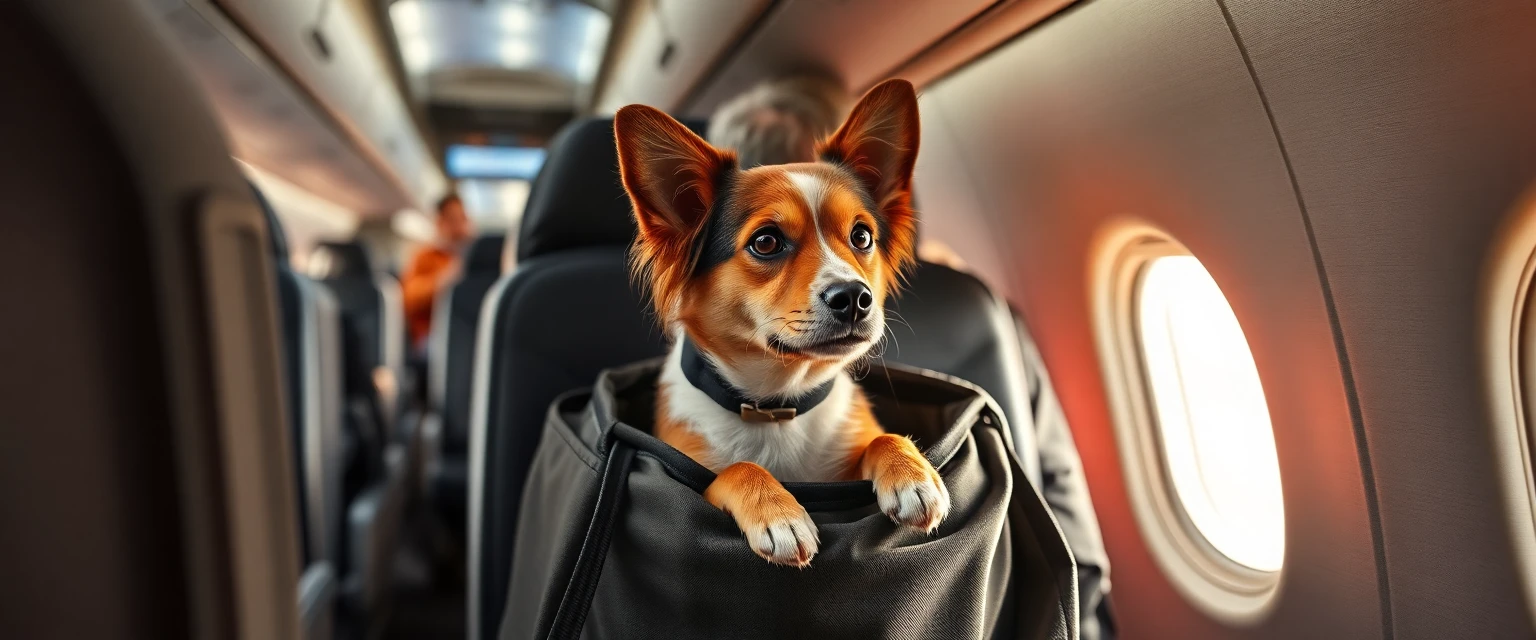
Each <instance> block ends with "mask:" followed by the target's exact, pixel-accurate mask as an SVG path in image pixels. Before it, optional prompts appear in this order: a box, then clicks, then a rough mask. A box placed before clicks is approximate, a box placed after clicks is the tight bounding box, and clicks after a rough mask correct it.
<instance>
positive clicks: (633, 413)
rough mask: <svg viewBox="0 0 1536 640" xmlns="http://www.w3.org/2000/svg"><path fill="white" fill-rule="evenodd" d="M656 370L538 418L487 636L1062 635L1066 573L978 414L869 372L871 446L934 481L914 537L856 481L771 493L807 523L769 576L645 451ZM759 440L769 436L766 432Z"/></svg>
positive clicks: (936, 392) (1002, 428) (1058, 540)
mask: <svg viewBox="0 0 1536 640" xmlns="http://www.w3.org/2000/svg"><path fill="white" fill-rule="evenodd" d="M660 366H661V363H660V361H659V360H656V361H648V362H645V363H640V364H637V365H631V366H629V367H625V368H621V369H615V370H610V371H607V372H604V373H603V374H602V375H601V376H600V377H599V379H598V381H597V386H596V387H595V388H594V389H592V390H590V391H583V392H575V393H570V394H566V395H565V396H562V397H561V398H560V399H559V400H557V401H556V402H555V403H554V404H553V405H552V406H551V408H550V411H549V414H548V417H547V420H546V423H545V425H544V432H543V435H542V439H541V441H540V444H539V449H538V451H537V452H536V454H535V459H534V461H533V464H532V467H531V468H530V471H529V477H528V482H527V485H526V488H525V491H524V495H523V502H522V509H521V515H520V517H519V521H518V525H517V543H516V549H515V552H514V555H513V564H512V572H511V582H510V586H509V590H508V598H507V602H506V603H505V607H506V608H505V610H504V615H503V618H502V626H501V630H500V633H501V636H500V637H501V638H502V639H503V640H522V639H526V638H541V639H542V638H558V639H575V638H593V639H612V638H667V639H669V640H676V639H686V638H710V639H716V638H791V639H796V640H811V639H819V638H944V639H959V638H1076V637H1077V620H1078V617H1077V601H1076V598H1077V595H1076V594H1077V588H1076V584H1075V582H1076V575H1075V567H1074V564H1073V560H1072V555H1071V552H1070V551H1069V550H1068V548H1067V546H1066V543H1065V541H1064V540H1063V538H1062V536H1061V534H1060V532H1059V530H1058V529H1057V527H1056V523H1055V520H1054V519H1053V518H1052V516H1051V513H1050V510H1049V508H1048V507H1047V506H1046V504H1045V501H1044V500H1043V499H1042V498H1041V497H1040V494H1039V493H1038V492H1037V491H1036V490H1035V488H1034V487H1032V486H1031V485H1030V484H1029V481H1028V479H1027V478H1026V477H1025V475H1024V472H1023V471H1022V469H1021V467H1020V465H1019V463H1018V460H1017V459H1016V458H1015V456H1014V454H1013V447H1012V446H1011V442H1010V436H1009V431H1008V428H1007V426H1006V425H1005V424H1003V420H1002V418H1001V415H1002V414H1001V412H1000V411H999V410H998V408H997V405H996V404H995V403H994V402H993V401H992V399H991V398H990V397H989V396H988V395H987V394H986V392H984V391H982V390H981V389H979V388H977V387H975V386H974V385H971V384H969V383H966V382H964V381H961V380H958V379H955V378H952V377H948V376H944V375H940V374H936V373H932V372H927V371H920V370H916V369H909V368H901V367H897V366H888V367H879V366H875V367H873V368H872V370H871V371H869V372H868V374H867V375H865V376H863V380H862V381H861V382H860V384H861V385H862V386H863V387H864V390H865V393H866V394H867V395H868V396H869V399H870V401H871V404H872V405H873V407H874V410H875V414H876V417H877V418H878V419H879V420H880V423H881V425H882V426H883V427H884V428H885V429H886V430H887V431H889V432H893V433H901V434H906V435H908V436H910V437H912V438H913V440H914V441H916V442H917V444H918V446H919V447H920V448H923V449H924V451H925V454H926V455H927V457H928V459H929V461H930V462H932V463H933V465H934V467H935V468H937V469H938V470H939V473H940V475H942V476H943V477H944V482H945V483H946V485H947V486H948V488H949V494H950V498H951V501H952V505H951V509H950V513H949V517H948V519H946V520H945V521H944V522H943V524H942V525H940V526H939V528H938V530H937V531H935V532H934V533H933V534H931V535H925V534H923V533H921V532H918V531H914V530H912V529H909V528H906V527H902V526H899V525H897V524H895V523H893V522H892V521H891V520H890V519H889V518H888V517H886V515H885V514H884V513H882V512H881V511H880V510H879V508H878V507H877V506H876V504H875V494H874V491H873V489H872V488H871V485H870V483H869V482H868V481H858V482H830V483H793V482H789V483H785V484H784V486H785V488H786V489H788V490H789V492H790V493H791V494H793V495H794V496H795V498H796V499H797V500H799V501H800V504H802V505H803V506H804V507H805V508H806V510H807V511H808V512H809V513H810V515H811V518H812V519H813V520H814V521H815V522H816V526H817V528H818V529H819V536H820V540H821V543H820V552H819V553H818V554H817V555H816V556H815V558H813V559H812V560H811V564H810V566H809V567H807V568H805V569H795V568H790V567H783V566H775V565H770V564H768V563H767V562H766V561H764V560H763V559H762V558H759V557H758V556H757V555H755V554H753V553H752V551H751V550H750V549H749V548H748V546H747V543H746V541H745V540H744V538H743V536H742V534H741V532H740V531H739V530H738V529H737V526H736V523H735V521H734V520H732V518H731V517H730V516H729V515H727V514H726V513H724V512H721V511H719V510H717V509H716V508H714V507H712V506H710V505H709V504H708V503H707V502H705V501H704V498H703V496H702V495H701V494H702V492H703V491H704V489H705V488H706V487H707V486H709V483H710V482H711V481H712V480H713V479H714V474H713V473H711V472H710V471H709V470H708V469H706V468H704V467H703V466H701V465H699V464H698V463H696V462H694V461H693V460H692V459H690V458H688V457H687V456H686V455H684V454H682V453H681V452H679V451H677V450H676V449H673V448H672V447H670V446H668V445H667V444H665V443H663V442H661V441H660V440H657V439H656V438H654V437H652V436H651V435H650V433H649V432H648V431H649V429H650V425H651V423H652V422H653V419H652V415H653V413H652V412H653V408H654V399H655V388H656V378H657V375H658V373H659V370H660ZM769 428H771V427H769Z"/></svg>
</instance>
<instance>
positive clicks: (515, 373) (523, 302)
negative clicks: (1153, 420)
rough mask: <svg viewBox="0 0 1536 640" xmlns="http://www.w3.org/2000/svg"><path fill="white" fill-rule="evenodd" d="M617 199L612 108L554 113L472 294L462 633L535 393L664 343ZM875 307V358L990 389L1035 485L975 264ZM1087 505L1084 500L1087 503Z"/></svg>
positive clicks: (926, 270) (505, 548) (529, 435)
mask: <svg viewBox="0 0 1536 640" xmlns="http://www.w3.org/2000/svg"><path fill="white" fill-rule="evenodd" d="M685 124H686V123H685ZM690 127H691V128H693V129H694V130H695V131H702V129H703V126H702V125H701V124H699V123H692V124H690ZM629 209H630V205H629V200H628V198H627V196H626V195H625V193H624V190H623V186H622V184H621V183H620V182H619V178H618V170H617V152H616V150H615V148H614V143H613V133H612V121H611V120H608V119H593V120H585V121H580V122H577V123H574V124H572V125H570V126H568V127H567V128H566V129H564V130H563V131H562V132H561V133H560V134H559V135H557V136H556V137H555V139H554V140H553V141H552V142H551V144H550V148H549V153H548V156H547V159H546V162H545V166H544V170H543V172H542V173H541V174H540V175H539V177H538V180H537V181H536V182H535V183H534V187H533V191H532V193H530V194H529V200H528V207H527V209H526V210H525V212H524V216H523V225H522V228H521V230H520V236H519V238H518V256H519V264H518V266H517V268H516V269H515V270H514V271H513V272H512V273H511V274H509V275H507V276H505V277H503V278H502V279H501V281H500V282H498V283H497V285H496V287H495V288H494V289H492V291H491V293H490V294H489V295H488V296H487V297H486V302H485V310H484V316H483V318H484V319H483V321H482V323H481V331H482V334H481V338H480V340H479V342H478V344H477V347H476V348H477V351H478V357H477V360H476V374H475V385H476V386H475V391H474V397H473V402H474V403H475V404H474V406H475V410H474V412H473V419H472V422H471V428H472V435H471V440H472V446H471V454H470V456H471V462H470V468H471V472H470V492H471V495H470V530H469V536H470V586H469V594H468V598H469V609H470V620H469V625H470V629H471V635H470V637H471V638H472V639H474V640H482V639H485V638H490V637H493V636H494V634H495V633H496V632H497V629H498V626H499V624H500V619H501V612H502V609H503V607H504V605H505V598H506V583H507V580H508V578H509V576H510V567H509V563H510V558H511V555H512V550H513V546H514V544H515V542H516V540H515V530H516V524H517V514H518V509H519V503H520V502H521V497H522V490H523V484H524V480H525V474H526V473H527V470H528V466H529V463H530V462H531V458H532V456H533V453H534V450H535V449H536V448H537V445H538V438H539V435H540V433H541V428H542V425H543V421H544V415H545V412H546V410H547V409H548V406H549V403H550V402H551V401H552V400H553V399H554V397H555V396H556V395H558V394H559V393H562V392H565V391H568V390H570V389H575V388H580V387H586V386H590V385H591V384H592V382H593V381H594V380H595V379H596V376H597V374H598V372H600V371H601V370H602V369H605V368H609V367H613V366H618V365H622V364H626V363H629V362H633V361H636V360H641V359H644V358H649V357H654V356H659V355H662V354H663V353H664V352H665V341H664V340H663V338H662V336H661V334H660V330H659V328H658V327H657V326H656V323H655V319H654V315H653V314H652V312H651V311H650V308H649V306H648V305H647V304H646V303H645V301H644V300H643V298H642V296H641V295H640V293H639V292H638V291H637V290H636V289H635V288H634V287H633V286H632V285H631V283H630V279H629V270H628V263H627V260H626V250H627V248H628V246H629V244H630V242H631V241H632V239H633V237H634V226H633V222H632V220H631V217H630V211H629ZM573 291H579V292H581V294H580V295H572V292H573ZM888 308H889V309H891V310H893V311H895V312H896V313H894V314H892V319H891V320H890V322H889V325H890V329H891V332H892V334H894V336H895V339H894V340H892V341H891V343H890V344H889V345H887V347H886V350H885V355H884V357H885V359H886V360H887V361H890V362H899V363H903V364H907V365H911V366H917V367H922V368H926V369H932V370H934V371H938V372H941V373H946V374H950V375H954V376H957V377H960V378H963V379H966V380H970V381H972V382H973V383H975V384H977V385H978V386H980V387H982V388H983V389H986V390H987V391H988V392H989V393H991V394H992V395H993V397H994V398H996V400H997V402H998V404H999V406H1000V408H1001V409H1002V410H1003V412H1004V415H1005V417H1006V418H1007V419H1008V421H1009V424H1010V428H1011V430H1012V431H1013V432H1014V433H1015V436H1016V438H1015V439H1016V443H1015V444H1016V446H1017V447H1018V448H1019V450H1020V454H1021V455H1020V459H1021V460H1024V461H1026V462H1025V465H1026V472H1027V473H1029V474H1030V478H1031V479H1032V480H1033V481H1035V482H1036V485H1037V486H1039V481H1040V479H1041V475H1040V474H1041V465H1040V463H1039V460H1038V456H1037V455H1035V452H1034V446H1035V442H1036V440H1035V438H1034V437H1033V433H1032V425H1033V420H1032V416H1031V413H1030V398H1029V391H1028V390H1029V388H1030V383H1029V381H1028V379H1027V376H1026V373H1025V370H1024V355H1023V350H1022V348H1021V345H1020V343H1019V334H1018V332H1017V327H1016V325H1015V320H1014V316H1013V314H1012V313H1011V312H1010V310H1009V308H1008V306H1007V305H1006V304H1005V303H1004V302H1003V301H1002V299H1001V298H999V297H998V296H997V295H996V294H994V293H993V292H992V291H991V290H990V289H989V288H987V286H986V285H985V284H983V283H982V282H981V281H980V280H978V279H976V278H975V277H973V276H971V275H968V274H965V273H962V272H959V271H956V270H953V269H950V268H947V267H942V266H938V265H933V264H926V263H924V264H920V265H919V267H918V268H917V269H916V270H915V271H914V273H913V274H912V277H911V279H910V286H909V287H908V288H907V289H906V290H905V291H903V292H902V293H901V295H900V296H899V297H897V298H895V299H894V300H892V301H890V302H889V303H888ZM549 309H560V310H561V311H560V313H549ZM904 325H905V326H904ZM1087 508H1088V509H1089V513H1091V508H1092V507H1091V504H1090V505H1088V506H1087Z"/></svg>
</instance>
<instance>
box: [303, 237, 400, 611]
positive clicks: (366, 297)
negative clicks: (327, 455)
mask: <svg viewBox="0 0 1536 640" xmlns="http://www.w3.org/2000/svg"><path fill="white" fill-rule="evenodd" d="M311 266H312V268H313V270H314V271H316V272H318V274H319V275H320V276H321V280H320V282H321V283H322V284H323V285H324V286H325V288H326V289H328V290H329V291H330V292H331V293H332V294H333V295H334V296H335V297H336V299H337V301H338V303H339V306H340V308H341V317H342V341H343V347H342V362H343V365H342V379H343V385H342V398H343V401H344V402H345V415H346V424H347V435H348V437H349V438H351V440H352V446H350V447H349V450H350V451H351V452H353V453H352V458H351V459H349V460H348V462H347V464H346V472H345V474H344V476H343V493H344V496H345V497H344V500H345V502H346V504H347V510H346V536H345V540H344V541H343V545H342V546H343V549H344V550H345V551H344V553H345V559H344V560H345V561H344V563H343V566H344V567H345V569H346V574H345V576H346V577H345V578H344V581H343V590H342V591H343V602H344V604H345V605H346V610H347V612H348V613H349V616H350V617H351V618H353V619H357V620H361V621H364V622H365V623H367V624H377V623H378V622H379V621H381V620H383V619H385V618H386V617H387V614H385V613H384V611H386V610H387V609H388V607H389V602H390V588H389V587H390V581H391V579H392V569H393V564H394V556H395V550H396V548H397V547H398V545H399V542H400V538H401V530H402V528H403V526H404V521H405V510H406V503H407V501H408V500H409V498H410V494H411V492H412V491H413V489H414V488H415V487H417V486H419V481H418V479H417V478H416V477H415V474H416V473H417V472H418V469H419V460H420V456H421V451H420V446H419V429H417V428H416V426H417V425H418V424H419V422H418V421H417V420H415V418H417V417H419V416H415V415H412V416H404V415H402V414H401V412H400V409H399V406H398V404H397V401H398V400H399V397H400V396H401V394H400V393H399V389H398V387H397V388H394V389H391V388H387V387H386V386H384V385H380V384H379V378H378V377H377V375H376V374H377V373H378V372H379V371H381V370H383V371H388V372H391V373H393V374H394V378H393V379H394V380H395V381H397V382H398V381H400V380H402V377H401V376H402V375H403V373H402V372H403V367H404V362H403V357H404V355H403V354H404V349H405V344H406V337H405V313H404V309H403V307H402V306H401V300H400V292H399V284H398V282H397V281H395V280H393V279H392V278H391V277H390V276H388V275H387V274H382V273H380V272H379V271H377V270H376V269H375V268H374V265H373V264H372V260H371V259H370V257H369V254H368V250H367V248H366V247H364V246H363V245H362V244H361V243H358V242H325V243H321V245H320V246H319V247H317V250H316V253H315V254H314V255H313V256H312V257H311Z"/></svg>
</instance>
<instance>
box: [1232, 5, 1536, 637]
mask: <svg viewBox="0 0 1536 640" xmlns="http://www.w3.org/2000/svg"><path fill="white" fill-rule="evenodd" d="M1227 4H1228V6H1229V8H1230V10H1231V13H1232V17H1233V21H1234V24H1235V25H1236V28H1237V32H1238V34H1239V35H1240V36H1241V38H1242V40H1243V43H1244V44H1245V45H1246V47H1247V49H1248V52H1249V55H1250V57H1251V58H1252V61H1253V67H1254V70H1255V73H1256V74H1257V77H1258V78H1259V79H1260V81H1261V83H1262V86H1263V87H1264V89H1265V92H1266V95H1267V96H1268V100H1269V104H1270V107H1271V109H1272V111H1273V113H1274V118H1275V124H1276V127H1277V128H1278V130H1279V132H1280V135H1281V138H1282V139H1283V140H1284V141H1285V145H1286V148H1287V151H1288V152H1289V156H1290V160H1291V165H1292V167H1293V170H1294V172H1295V176H1296V181H1297V185H1298V187H1299V190H1300V192H1301V196H1302V200H1303V202H1304V203H1305V205H1306V208H1307V211H1308V214H1309V215H1310V216H1311V220H1312V224H1313V226H1314V228H1315V230H1316V235H1317V245H1318V248H1319V251H1320V255H1321V256H1322V260H1323V262H1324V264H1325V266H1326V268H1327V273H1328V279H1329V282H1330V284H1331V285H1332V287H1333V293H1334V299H1335V301H1336V304H1337V307H1338V321H1339V326H1340V327H1341V330H1342V332H1343V337H1344V342H1345V344H1346V346H1347V350H1348V354H1349V358H1350V360H1351V368H1352V370H1353V372H1354V378H1355V389H1356V393H1357V394H1358V396H1359V402H1360V408H1361V412H1362V415H1363V418H1364V421H1363V422H1364V429H1365V433H1366V435H1367V441H1368V442H1369V445H1370V452H1371V460H1372V463H1373V464H1374V466H1375V470H1376V478H1377V486H1378V491H1379V494H1380V504H1381V519H1382V528H1383V538H1384V541H1385V556H1386V561H1387V567H1388V579H1389V583H1390V585H1391V593H1392V617H1393V621H1394V629H1395V631H1396V635H1397V637H1399V638H1445V637H1516V636H1519V637H1531V636H1533V635H1536V629H1533V628H1532V626H1531V621H1530V614H1529V612H1528V611H1527V610H1526V608H1525V605H1524V600H1523V599H1522V598H1521V591H1522V589H1523V588H1528V587H1523V586H1522V579H1521V576H1520V575H1519V567H1520V564H1519V563H1518V562H1516V556H1517V555H1518V554H1530V553H1531V545H1532V543H1533V541H1532V540H1531V539H1529V537H1528V534H1529V531H1528V530H1517V529H1515V528H1512V527H1506V526H1503V524H1504V522H1505V521H1506V518H1507V517H1509V516H1511V515H1513V514H1511V513H1507V512H1506V504H1505V503H1504V501H1502V500H1501V499H1500V478H1499V477H1498V471H1497V467H1498V465H1497V464H1496V463H1495V462H1496V461H1495V456H1496V455H1497V452H1496V451H1495V450H1494V449H1493V444H1492V442H1493V440H1494V438H1492V437H1490V434H1491V429H1492V428H1493V425H1492V424H1490V420H1489V418H1488V405H1487V403H1486V401H1485V397H1486V396H1485V393H1484V390H1483V388H1482V383H1483V380H1482V376H1481V369H1480V363H1479V359H1480V358H1481V357H1482V356H1483V354H1482V351H1481V350H1480V347H1479V336H1478V330H1479V317H1480V313H1479V312H1480V309H1479V291H1480V289H1481V287H1482V284H1483V282H1482V278H1483V277H1484V273H1485V271H1484V270H1485V268H1486V266H1487V265H1488V261H1489V258H1490V256H1492V255H1493V254H1494V251H1495V247H1496V246H1497V245H1498V244H1499V243H1500V242H1501V238H1500V233H1501V225H1502V224H1504V223H1505V222H1506V220H1507V218H1508V217H1509V216H1510V215H1511V211H1512V210H1513V209H1514V207H1515V205H1516V202H1517V200H1518V199H1519V198H1520V197H1521V194H1522V193H1523V192H1525V191H1526V190H1527V189H1528V188H1529V187H1530V186H1531V180H1532V178H1533V177H1536V55H1533V54H1532V44H1533V43H1536V4H1533V3H1531V2H1528V1H1524V0H1485V1H1482V2H1436V1H1431V0H1417V1H1413V2H1394V3H1376V2H1362V1H1351V2H1337V1H1334V0H1305V1H1298V2H1287V3H1275V2H1268V1H1266V0H1228V2H1227ZM1515 508H1516V509H1518V508H1519V507H1518V506H1516V507H1515ZM1529 524H1530V523H1529V520H1528V518H1527V521H1526V522H1525V527H1524V528H1525V529H1528V528H1529Z"/></svg>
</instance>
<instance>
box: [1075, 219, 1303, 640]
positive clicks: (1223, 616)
mask: <svg viewBox="0 0 1536 640" xmlns="http://www.w3.org/2000/svg"><path fill="white" fill-rule="evenodd" d="M1098 246H1099V247H1100V248H1101V250H1100V251H1098V252H1096V254H1095V255H1097V256H1098V260H1097V264H1096V265H1095V268H1094V269H1093V271H1094V280H1093V284H1094V295H1093V303H1092V306H1093V317H1094V323H1095V325H1096V326H1095V332H1094V333H1095V338H1096V340H1097V342H1098V345H1099V357H1100V362H1101V366H1102V370H1103V374H1104V378H1105V380H1104V383H1105V393H1106V397H1107V399H1108V400H1109V405H1110V413H1111V418H1112V423H1113V425H1114V431H1115V439H1116V443H1117V445H1118V447H1119V450H1120V461H1121V466H1122V471H1123V473H1124V475H1125V483H1126V493H1127V496H1128V497H1129V499H1130V503H1131V510H1132V512H1133V515H1134V516H1135V518H1136V522H1137V526H1138V528H1139V530H1140V532H1141V537H1142V540H1143V541H1144V542H1145V543H1146V545H1147V547H1148V550H1149V551H1150V552H1151V555H1152V557H1153V559H1154V560H1155V561H1156V562H1157V564H1158V566H1159V567H1160V568H1161V569H1162V571H1163V575H1164V576H1166V577H1167V578H1168V579H1169V581H1170V582H1171V583H1172V584H1173V586H1174V587H1175V589H1176V590H1178V591H1179V593H1180V594H1181V595H1183V596H1184V598H1185V599H1186V600H1187V601H1189V602H1190V603H1191V604H1192V605H1194V606H1195V607H1196V608H1197V609H1199V610H1201V611H1202V612H1204V613H1206V614H1207V615H1209V616H1211V617H1213V618H1216V619H1217V620H1220V621H1222V622H1225V623H1227V624H1231V625H1234V626H1251V625H1253V624H1256V623H1257V622H1258V621H1260V620H1262V619H1263V618H1264V617H1266V615H1267V614H1268V613H1269V611H1270V610H1272V608H1273V606H1274V603H1275V600H1276V598H1275V596H1276V594H1277V592H1278V590H1279V589H1278V587H1279V584H1280V582H1281V578H1282V576H1283V575H1284V574H1285V571H1286V567H1287V564H1288V563H1287V561H1286V558H1285V557H1284V555H1282V559H1281V563H1280V569H1279V570H1277V571H1263V570H1259V569H1254V568H1251V567H1248V566H1246V565H1243V564H1241V563H1239V562H1237V561H1236V560H1233V559H1231V558H1230V557H1228V556H1227V555H1226V554H1224V553H1222V552H1221V551H1220V550H1219V549H1217V548H1216V547H1215V546H1214V545H1213V544H1212V543H1211V542H1210V540H1208V539H1207V538H1206V537H1205V535H1204V534H1203V533H1201V532H1200V531H1199V530H1198V529H1197V528H1196V526H1195V523H1194V521H1193V520H1192V519H1191V518H1190V516H1189V514H1188V513H1187V511H1186V510H1185V507H1184V506H1183V503H1182V502H1181V501H1180V498H1179V497H1178V495H1177V493H1176V492H1175V489H1174V486H1173V478H1172V476H1171V474H1170V470H1169V468H1168V464H1167V459H1166V456H1165V455H1164V453H1163V442H1162V431H1161V428H1160V427H1159V426H1158V424H1157V414H1156V410H1155V408H1154V407H1153V405H1152V396H1151V381H1150V380H1149V379H1148V377H1147V369H1146V362H1145V357H1144V354H1143V350H1142V343H1141V335H1140V330H1139V322H1138V320H1139V308H1140V302H1141V301H1140V296H1139V294H1140V289H1141V284H1142V282H1143V280H1144V278H1145V277H1146V272H1147V267H1148V266H1149V265H1150V264H1151V263H1152V262H1153V261H1154V260H1157V259H1158V258H1164V257H1174V256H1190V257H1195V256H1194V254H1193V253H1192V252H1190V251H1189V249H1188V248H1187V247H1185V246H1184V245H1183V244H1182V243H1180V242H1178V241H1177V240H1175V239H1174V238H1173V236H1172V235H1170V234H1168V233H1167V232H1164V231H1162V230H1161V229H1157V228H1155V227H1151V226H1149V225H1145V224H1141V223H1128V222H1127V223H1121V224H1118V225H1113V226H1111V227H1110V228H1109V229H1108V231H1107V232H1106V233H1105V234H1103V237H1102V238H1101V240H1100V242H1099V243H1098ZM1218 286H1219V283H1218ZM1223 295H1224V296H1225V294H1223ZM1229 304H1230V302H1229ZM1250 351H1251V347H1250ZM1266 410H1267V407H1266ZM1271 428H1273V424H1271ZM1281 484H1282V489H1281V490H1282V495H1283V491H1284V488H1283V486H1284V478H1283V477H1282V479H1281ZM1282 522H1284V521H1283V520H1282ZM1282 526H1283V525H1282Z"/></svg>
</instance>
